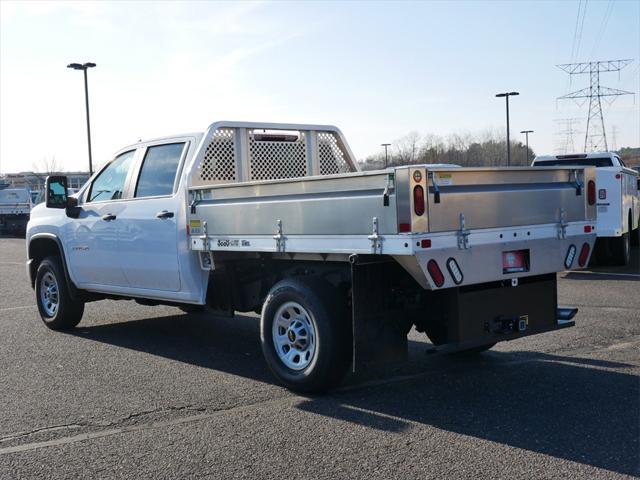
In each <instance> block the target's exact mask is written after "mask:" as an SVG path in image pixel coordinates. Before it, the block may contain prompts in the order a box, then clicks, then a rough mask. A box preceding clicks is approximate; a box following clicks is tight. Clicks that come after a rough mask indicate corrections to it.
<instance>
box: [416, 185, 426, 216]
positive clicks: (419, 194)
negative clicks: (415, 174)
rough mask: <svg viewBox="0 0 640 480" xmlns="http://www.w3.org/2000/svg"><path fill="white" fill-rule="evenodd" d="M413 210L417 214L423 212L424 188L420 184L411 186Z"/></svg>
mask: <svg viewBox="0 0 640 480" xmlns="http://www.w3.org/2000/svg"><path fill="white" fill-rule="evenodd" d="M413 211H414V212H416V215H418V216H420V215H423V214H424V188H422V187H421V186H420V185H416V186H415V187H413Z"/></svg>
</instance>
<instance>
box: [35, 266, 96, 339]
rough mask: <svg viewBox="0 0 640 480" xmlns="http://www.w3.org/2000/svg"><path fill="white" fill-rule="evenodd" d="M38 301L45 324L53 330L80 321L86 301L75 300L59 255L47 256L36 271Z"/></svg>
mask: <svg viewBox="0 0 640 480" xmlns="http://www.w3.org/2000/svg"><path fill="white" fill-rule="evenodd" d="M35 287H36V288H35V290H36V302H37V304H38V311H39V312H40V317H41V318H42V321H43V322H44V324H45V325H46V326H47V327H49V328H50V329H51V330H67V329H70V328H73V327H75V326H76V325H78V323H80V320H81V319H82V314H83V313H84V302H83V301H81V300H77V299H76V300H74V299H72V298H71V295H70V294H69V286H68V285H67V280H66V277H65V275H64V271H63V269H62V264H61V262H60V258H59V257H47V258H45V259H44V260H42V261H41V262H40V265H38V271H37V273H36V282H35Z"/></svg>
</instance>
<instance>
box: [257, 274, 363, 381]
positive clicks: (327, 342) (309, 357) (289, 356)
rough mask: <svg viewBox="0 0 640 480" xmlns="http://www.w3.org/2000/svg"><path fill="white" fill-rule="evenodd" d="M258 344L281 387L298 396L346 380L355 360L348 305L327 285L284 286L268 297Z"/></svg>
mask: <svg viewBox="0 0 640 480" xmlns="http://www.w3.org/2000/svg"><path fill="white" fill-rule="evenodd" d="M260 339H261V342H262V351H263V353H264V357H265V359H266V361H267V365H268V366H269V369H270V370H271V372H272V373H273V374H274V375H275V376H276V378H277V379H278V380H279V381H280V382H282V383H283V384H284V385H285V386H287V387H288V388H290V389H292V390H295V391H299V392H306V393H318V392H322V391H325V390H327V389H328V388H330V387H332V386H335V385H337V384H338V383H339V382H340V381H341V380H342V378H343V377H344V375H345V373H346V371H347V369H348V367H349V362H350V360H351V342H352V340H351V339H352V335H351V322H349V318H348V316H347V308H346V301H345V299H342V298H341V297H340V295H339V293H338V291H337V290H336V289H334V288H333V287H332V286H331V285H329V284H328V283H326V282H324V281H323V280H320V279H316V278H292V279H286V280H283V281H281V282H279V283H277V284H276V285H275V286H274V287H273V288H272V289H271V291H270V292H269V294H268V295H267V299H266V301H265V303H264V306H263V308H262V316H261V320H260Z"/></svg>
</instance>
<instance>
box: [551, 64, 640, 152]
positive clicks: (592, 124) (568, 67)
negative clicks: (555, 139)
mask: <svg viewBox="0 0 640 480" xmlns="http://www.w3.org/2000/svg"><path fill="white" fill-rule="evenodd" d="M632 61H633V60H630V59H624V60H605V61H600V62H583V63H565V64H562V65H556V66H557V67H558V68H560V69H561V70H563V71H565V72H566V73H568V74H569V75H580V74H586V73H588V74H589V78H590V85H589V87H587V88H583V89H581V90H576V91H575V92H571V93H567V94H566V95H563V96H561V97H558V100H568V99H573V100H575V99H578V98H588V99H589V114H588V115H587V129H586V133H585V137H584V151H585V152H587V151H592V152H593V151H596V150H599V149H600V148H601V147H603V146H604V149H605V150H608V146H607V135H606V131H605V127H604V115H603V113H602V102H601V98H603V97H605V99H606V97H617V96H620V95H635V93H634V92H627V91H625V90H618V89H617V88H609V87H603V86H601V85H600V73H604V72H619V71H620V70H622V69H623V68H624V67H626V66H627V65H629V64H630V63H631V62H632ZM613 100H615V98H612V99H611V101H612V102H613Z"/></svg>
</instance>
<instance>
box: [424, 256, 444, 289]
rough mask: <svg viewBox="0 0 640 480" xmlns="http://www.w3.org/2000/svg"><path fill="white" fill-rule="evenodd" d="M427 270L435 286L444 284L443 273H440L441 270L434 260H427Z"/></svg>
mask: <svg viewBox="0 0 640 480" xmlns="http://www.w3.org/2000/svg"><path fill="white" fill-rule="evenodd" d="M427 270H428V271H429V275H431V278H432V279H433V283H435V284H436V287H441V286H442V285H444V275H442V271H441V270H440V267H439V266H438V264H437V263H436V261H435V260H429V263H427Z"/></svg>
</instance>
